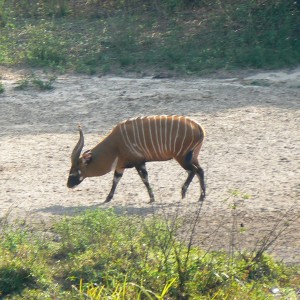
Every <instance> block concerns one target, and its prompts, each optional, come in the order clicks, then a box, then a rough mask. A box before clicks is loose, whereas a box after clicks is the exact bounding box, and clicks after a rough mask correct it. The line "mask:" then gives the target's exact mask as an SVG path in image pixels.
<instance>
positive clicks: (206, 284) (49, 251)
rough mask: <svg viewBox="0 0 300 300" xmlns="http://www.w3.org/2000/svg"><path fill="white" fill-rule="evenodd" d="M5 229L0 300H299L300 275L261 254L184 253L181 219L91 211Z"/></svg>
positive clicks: (0, 247)
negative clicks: (276, 296)
mask: <svg viewBox="0 0 300 300" xmlns="http://www.w3.org/2000/svg"><path fill="white" fill-rule="evenodd" d="M4 223H5V220H3V223H2V230H1V241H0V253H1V254H0V255H1V260H0V295H1V296H2V297H4V296H5V299H264V300H265V299H273V295H272V293H271V292H270V290H271V289H272V288H274V287H276V288H279V290H280V292H281V296H282V297H283V298H282V299H287V298H289V299H296V291H295V290H296V288H299V285H298V284H299V272H297V270H296V269H295V268H292V267H287V266H286V265H284V264H283V263H277V262H275V261H274V260H273V259H272V258H271V257H269V256H268V255H266V254H265V253H259V255H258V252H257V253H245V252H239V253H231V254H226V253H225V252H220V251H219V252H206V251H203V250H201V249H199V248H197V247H191V245H188V246H187V245H185V244H184V243H183V242H180V241H179V240H178V238H177V237H176V231H177V229H178V227H180V226H179V223H180V220H179V219H178V220H176V222H174V221H173V222H167V221H162V220H161V219H158V218H156V217H154V216H153V217H151V218H149V219H147V220H143V219H142V218H141V217H129V216H118V215H116V214H115V213H114V212H113V211H112V210H104V211H103V210H94V211H86V212H84V213H82V214H80V215H77V216H74V217H70V218H65V219H64V220H61V221H59V222H57V223H55V224H54V225H53V229H52V230H51V232H47V233H45V232H39V231H38V230H36V229H35V230H32V229H30V228H28V227H27V226H26V224H24V222H23V223H21V224H19V225H14V226H8V225H7V224H6V223H5V224H4ZM4 225H5V226H4ZM188 234H191V236H192V233H188ZM191 238H192V237H191ZM1 296H0V297H1Z"/></svg>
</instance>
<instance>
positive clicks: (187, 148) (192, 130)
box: [184, 122, 194, 154]
mask: <svg viewBox="0 0 300 300" xmlns="http://www.w3.org/2000/svg"><path fill="white" fill-rule="evenodd" d="M189 128H190V129H191V137H190V138H191V142H190V144H189V145H188V146H187V147H186V149H185V150H184V154H187V153H188V152H189V151H190V150H192V149H193V148H194V147H192V145H193V144H194V128H193V125H192V122H190V125H189Z"/></svg>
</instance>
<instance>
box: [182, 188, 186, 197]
mask: <svg viewBox="0 0 300 300" xmlns="http://www.w3.org/2000/svg"><path fill="white" fill-rule="evenodd" d="M185 195H186V188H184V187H183V188H182V190H181V198H182V199H184V198H185Z"/></svg>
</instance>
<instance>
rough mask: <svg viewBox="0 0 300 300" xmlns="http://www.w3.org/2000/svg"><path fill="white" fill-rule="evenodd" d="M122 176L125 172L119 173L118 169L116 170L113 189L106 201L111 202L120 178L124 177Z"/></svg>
mask: <svg viewBox="0 0 300 300" xmlns="http://www.w3.org/2000/svg"><path fill="white" fill-rule="evenodd" d="M122 176H123V173H118V172H117V171H115V173H114V179H113V184H112V187H111V190H110V192H109V194H108V196H107V197H106V200H105V201H104V202H109V201H110V200H111V199H112V198H113V196H114V193H115V190H116V187H117V185H118V183H119V181H120V179H121V178H122Z"/></svg>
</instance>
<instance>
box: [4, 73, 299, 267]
mask: <svg viewBox="0 0 300 300" xmlns="http://www.w3.org/2000/svg"><path fill="white" fill-rule="evenodd" d="M25 74H26V72H25V71H15V70H9V69H5V68H1V69H0V81H1V82H2V84H3V86H4V88H5V92H4V93H3V94H0V125H1V132H0V149H1V156H0V195H1V199H0V217H1V218H8V219H10V218H23V217H25V218H26V219H27V222H32V223H39V222H47V220H49V218H51V217H53V216H54V217H57V216H63V215H72V214H74V213H76V212H78V211H82V210H85V209H94V208H96V207H100V208H109V207H113V208H115V209H116V210H117V212H120V213H125V212H127V213H129V214H139V215H143V216H145V217H146V216H150V217H151V216H152V215H161V216H163V217H165V218H169V219H171V220H174V219H180V220H182V222H183V223H184V226H183V229H182V233H183V234H182V235H181V236H182V237H183V238H185V239H187V240H189V239H190V238H191V236H192V239H193V242H194V243H197V244H200V245H202V246H203V247H205V248H207V249H224V250H230V249H231V248H232V247H233V248H234V249H236V250H240V249H248V250H255V249H259V248H261V247H263V245H264V243H265V244H266V243H268V242H271V243H272V241H273V240H275V239H276V237H277V235H278V239H277V240H276V242H275V243H274V244H272V246H271V247H270V248H269V252H270V253H272V254H273V255H274V256H275V257H277V258H279V259H283V260H284V261H286V262H288V263H292V262H293V263H300V208H299V201H300V68H296V69H293V70H282V71H277V72H261V73H253V72H241V73H232V74H228V73H226V74H225V73H224V74H221V73H219V74H218V75H214V76H211V77H210V78H181V79H178V78H162V79H153V78H152V77H151V76H149V77H147V76H145V77H142V78H136V77H135V78H134V76H128V77H126V78H125V77H122V78H121V77H112V76H103V77H97V76H75V75H59V76H58V77H57V79H56V81H55V83H54V87H55V89H53V90H51V91H38V90H37V89H34V88H28V89H25V90H16V89H15V86H16V83H17V82H18V80H20V79H22V78H24V76H25ZM36 74H37V76H40V78H44V76H45V75H44V74H38V73H36ZM152 114H180V115H181V114H183V115H187V116H190V117H192V118H193V119H195V120H197V121H198V122H199V123H201V124H202V125H203V126H204V127H205V129H206V132H207V137H206V140H205V143H204V145H203V148H202V150H201V152H200V163H201V165H202V167H203V168H204V170H205V174H206V182H207V198H206V200H205V202H204V203H203V206H202V207H201V211H200V218H199V219H198V220H197V221H195V218H196V217H197V214H198V212H199V209H200V205H199V202H198V198H199V183H198V180H197V178H195V179H194V181H193V182H192V184H191V186H190V188H189V190H188V193H187V197H186V198H185V199H184V200H181V199H180V191H181V185H182V183H183V182H184V180H185V178H186V176H187V175H186V173H185V171H184V170H183V169H181V167H180V166H179V165H178V164H177V163H176V162H174V161H168V162H160V163H155V162H153V163H149V164H148V172H149V180H150V183H151V184H152V187H153V190H154V193H155V196H156V202H155V203H154V204H153V205H150V204H148V201H149V199H148V195H147V191H146V189H145V187H144V186H143V183H142V182H141V180H140V178H139V177H138V175H137V174H136V172H135V170H133V169H129V170H126V172H125V174H124V176H123V178H122V180H121V181H120V184H119V186H118V188H117V192H116V194H115V197H114V199H113V200H112V202H111V203H108V204H103V201H104V200H105V198H106V195H107V194H108V192H109V190H110V187H111V182H112V177H113V174H112V173H109V174H107V175H105V176H103V177H98V178H93V179H86V180H85V181H84V182H83V183H82V184H81V185H80V186H79V187H78V188H77V189H74V190H69V189H68V188H67V187H66V181H67V176H68V172H69V168H70V154H71V151H72V149H73V147H74V145H75V143H76V142H77V139H78V132H77V124H78V123H79V122H80V123H81V124H82V127H83V130H84V134H85V141H86V145H85V147H84V149H89V148H90V147H93V146H94V145H95V144H96V143H97V142H98V141H99V140H100V139H101V138H102V137H103V136H105V135H106V134H107V133H108V132H109V131H110V129H111V128H112V127H113V126H114V125H115V124H116V123H118V122H120V121H122V120H124V119H126V118H130V117H134V116H139V115H152ZM233 205H234V206H233ZM233 207H235V209H233ZM195 222H196V223H195ZM193 224H196V228H195V231H193V230H192V226H193ZM266 245H268V244H266Z"/></svg>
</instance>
